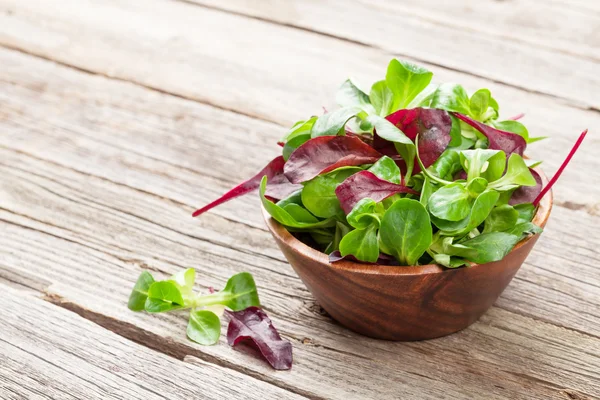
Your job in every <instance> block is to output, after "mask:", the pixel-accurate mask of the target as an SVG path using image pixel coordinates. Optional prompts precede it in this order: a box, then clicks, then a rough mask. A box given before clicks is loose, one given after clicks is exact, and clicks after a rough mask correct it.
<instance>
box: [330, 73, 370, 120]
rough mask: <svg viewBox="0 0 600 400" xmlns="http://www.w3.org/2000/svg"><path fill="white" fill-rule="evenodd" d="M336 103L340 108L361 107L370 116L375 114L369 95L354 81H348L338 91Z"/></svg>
mask: <svg viewBox="0 0 600 400" xmlns="http://www.w3.org/2000/svg"><path fill="white" fill-rule="evenodd" d="M335 102H336V103H337V104H338V105H339V106H340V107H360V108H361V109H362V110H364V111H366V112H368V113H369V114H373V113H375V108H373V106H372V105H371V100H370V99H369V95H367V94H366V93H365V92H363V91H362V90H361V89H360V88H359V87H358V86H357V85H356V84H355V83H354V82H353V81H352V79H346V81H345V82H344V83H342V86H340V88H339V89H338V91H337V94H336V96H335Z"/></svg>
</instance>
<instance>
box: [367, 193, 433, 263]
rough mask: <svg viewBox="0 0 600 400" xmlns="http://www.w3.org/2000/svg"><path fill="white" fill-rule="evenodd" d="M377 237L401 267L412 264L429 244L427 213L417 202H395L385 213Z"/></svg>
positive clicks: (430, 230) (407, 200)
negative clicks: (378, 236)
mask: <svg viewBox="0 0 600 400" xmlns="http://www.w3.org/2000/svg"><path fill="white" fill-rule="evenodd" d="M379 235H380V238H381V241H382V243H383V244H384V245H385V249H386V250H388V251H390V252H391V254H392V255H393V256H394V257H395V258H396V259H397V260H398V262H399V263H400V264H401V265H416V264H417V261H418V260H419V258H420V257H421V256H422V255H423V253H425V251H426V250H427V248H429V245H430V244H431V241H432V229H431V221H430V219H429V213H428V212H427V210H426V209H425V207H423V205H422V204H421V203H419V201H417V200H412V199H399V200H397V201H396V202H395V203H394V204H393V205H392V206H391V207H390V208H388V210H387V211H386V212H385V214H384V216H383V219H382V220H381V227H380V229H379Z"/></svg>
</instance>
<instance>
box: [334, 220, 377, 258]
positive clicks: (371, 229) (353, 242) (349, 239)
mask: <svg viewBox="0 0 600 400" xmlns="http://www.w3.org/2000/svg"><path fill="white" fill-rule="evenodd" d="M378 227H379V224H378V223H377V222H375V221H373V222H372V223H371V224H370V225H369V226H367V227H366V228H360V229H354V230H353V231H350V232H348V234H346V236H344V237H343V238H342V240H341V242H340V246H339V247H340V249H339V250H340V254H341V255H342V257H345V256H347V255H353V256H354V257H356V259H357V260H360V261H365V262H371V263H374V262H377V259H378V258H379V239H378V238H377V228H378Z"/></svg>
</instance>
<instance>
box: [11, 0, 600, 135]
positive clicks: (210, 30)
mask: <svg viewBox="0 0 600 400" xmlns="http://www.w3.org/2000/svg"><path fill="white" fill-rule="evenodd" d="M55 1H56V0H55ZM302 4H304V3H302ZM0 6H1V7H2V9H3V10H5V12H4V13H0V43H2V44H3V45H5V46H9V47H14V48H17V49H21V50H23V51H26V52H30V53H33V54H38V55H40V56H43V57H46V58H49V59H53V60H57V61H60V62H64V63H67V64H71V65H75V66H77V67H78V68H83V69H87V70H91V71H95V72H97V73H101V74H105V75H109V76H114V77H118V78H120V79H125V80H131V81H135V82H138V83H140V84H144V85H146V86H152V87H155V88H159V89H161V90H167V91H170V92H173V93H177V94H179V95H182V96H185V97H189V98H193V99H197V100H201V101H204V102H207V103H211V104H217V105H219V106H221V107H224V108H228V109H235V110H240V111H242V112H244V113H247V114H250V115H258V116H261V117H262V118H264V119H267V120H276V121H284V122H285V123H286V124H289V123H290V122H291V120H293V119H298V117H297V115H298V114H300V115H310V114H311V113H314V112H315V110H319V106H320V105H321V104H323V103H324V102H326V103H325V104H327V103H329V102H330V101H331V99H332V98H333V97H332V95H331V94H332V92H333V90H334V89H335V88H336V87H337V85H339V83H340V82H341V81H342V80H343V79H345V77H346V75H347V74H348V73H351V74H353V75H357V76H358V78H361V80H362V81H363V82H373V81H374V80H376V79H380V77H381V76H382V74H383V71H384V68H385V65H386V64H387V61H389V58H390V57H391V54H390V53H392V54H399V55H401V56H402V57H408V58H412V59H413V60H421V61H423V62H425V65H426V66H428V67H429V68H432V69H435V70H436V72H438V79H440V80H443V81H458V82H463V83H465V85H467V86H478V87H481V86H490V85H491V82H490V80H489V79H492V80H494V81H496V82H505V83H507V84H509V85H513V86H520V87H523V88H526V89H527V90H532V91H537V92H543V93H550V94H552V95H556V96H561V97H564V98H566V99H569V102H571V103H573V104H578V105H580V106H581V107H584V108H586V107H591V108H594V109H596V110H598V108H599V103H598V98H597V96H596V95H595V94H596V93H597V92H598V91H599V90H598V89H599V88H600V80H599V79H598V77H597V74H596V70H597V68H598V63H596V62H594V61H591V60H585V59H581V58H574V57H573V56H570V55H568V54H555V52H552V51H549V50H545V49H532V48H531V46H525V45H521V44H518V43H516V44H506V43H504V42H502V41H500V40H497V39H495V40H492V41H490V40H487V39H485V37H481V38H479V37H476V38H472V37H471V36H466V37H465V35H466V34H465V33H464V31H457V30H453V31H452V32H446V31H444V30H443V29H446V28H445V27H443V26H438V25H436V24H427V25H426V26H425V28H427V29H426V30H424V29H423V23H422V22H418V21H417V23H414V22H413V23H411V21H410V19H407V21H406V22H405V21H403V23H398V19H397V18H395V16H394V15H393V14H392V13H388V14H385V15H384V16H383V17H382V18H379V16H377V15H376V16H374V17H373V19H372V20H373V21H377V22H376V23H375V22H374V23H373V25H370V24H365V21H369V15H371V14H372V13H373V12H374V11H372V10H371V9H370V8H369V7H364V9H352V11H351V12H348V11H346V12H341V13H339V14H331V13H327V14H326V15H324V16H320V14H319V13H317V12H314V13H310V14H304V13H297V20H298V21H300V20H302V19H305V18H306V19H308V20H311V21H312V20H315V19H317V18H326V23H323V22H322V21H320V22H319V23H320V25H321V26H322V27H323V29H331V30H332V32H333V35H342V36H347V37H351V38H356V35H360V38H359V40H369V41H370V43H374V42H376V43H377V44H378V45H380V46H385V48H384V49H383V50H381V49H376V48H373V47H368V46H367V47H365V46H361V45H357V44H356V43H352V42H349V41H345V40H338V39H336V38H331V37H326V36H323V35H319V34H314V33H311V32H306V31H301V30H297V29H292V28H289V27H286V26H278V25H273V24H265V23H264V22H262V21H256V20H252V19H248V18H244V17H241V16H237V15H230V14H226V13H223V12H219V11H214V10H210V9H202V8H200V7H197V6H194V5H191V4H188V3H186V2H177V3H176V2H172V1H163V0H143V1H142V0H137V1H130V2H127V3H126V4H124V3H122V2H118V1H116V0H111V1H99V0H86V1H79V0H68V2H67V3H65V2H64V1H60V2H56V3H54V6H52V3H48V2H47V1H42V0H27V1H22V0H3V1H2V2H0ZM58 6H60V7H61V10H62V12H61V13H54V12H52V10H53V9H54V7H58ZM277 9H278V8H274V9H273V14H274V15H277ZM90 10H93V12H90ZM330 15H336V17H335V18H331V19H329V16H330ZM363 17H364V19H363ZM346 18H352V19H351V20H346ZM354 18H357V19H354ZM173 21H177V23H173ZM411 24H412V26H411ZM358 26H360V27H361V28H360V29H357V27H358ZM382 26H384V27H390V26H391V27H392V28H389V29H385V30H384V29H380V28H381V27H382ZM232 32H234V33H233V34H232ZM481 36H482V35H481ZM223 37H227V38H228V40H214V39H212V38H223ZM398 38H401V39H398ZM434 38H435V39H434ZM291 44H294V45H291ZM457 46H458V48H457ZM90 48H93V49H94V52H93V54H90V52H89V49H90ZM432 49H435V51H432ZM482 54H485V55H486V56H485V57H482ZM349 55H352V56H351V57H350V56H349ZM340 60H344V62H341V61H340ZM507 60H510V62H507ZM427 63H429V64H427ZM432 64H434V65H440V66H446V68H443V67H438V68H436V67H433V66H432ZM149 66H152V68H149ZM313 66H314V67H313ZM574 66H576V68H574ZM460 70H462V71H471V72H469V74H465V73H460V72H458V71H460ZM475 75H479V76H483V77H485V78H489V79H477V78H476V76H475ZM224 77H225V78H224ZM363 77H366V78H367V79H362V78H363ZM224 79H225V80H224ZM491 86H493V87H492V88H493V89H495V86H499V87H502V86H503V85H500V84H495V85H491ZM513 90H514V89H513ZM516 92H517V93H518V95H516V96H513V97H515V98H519V97H523V96H526V93H527V92H526V91H525V90H517V91H516ZM538 97H541V98H544V96H538ZM500 98H505V99H506V96H500ZM550 100H552V99H550ZM506 101H508V100H506ZM541 101H542V100H537V101H533V102H530V103H527V102H520V104H522V105H524V106H527V107H526V109H524V110H523V107H521V110H519V111H518V112H520V111H525V112H529V110H530V109H531V108H532V107H531V104H535V105H536V107H541V104H540V102H541ZM307 105H309V106H308V107H307ZM507 111H508V112H510V111H509V110H507ZM506 116H510V115H509V114H506Z"/></svg>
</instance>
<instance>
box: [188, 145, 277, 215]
mask: <svg viewBox="0 0 600 400" xmlns="http://www.w3.org/2000/svg"><path fill="white" fill-rule="evenodd" d="M284 164H285V160H284V159H283V156H279V157H276V158H274V159H273V160H271V162H270V163H268V164H267V166H266V167H264V168H263V169H262V170H261V171H260V172H259V173H258V174H256V175H254V176H253V177H252V178H250V179H248V180H247V181H244V182H242V183H240V184H239V185H237V186H236V187H234V188H233V189H231V190H230V191H228V192H227V193H225V194H224V195H223V196H221V197H219V198H218V199H217V200H215V201H213V202H212V203H210V204H207V205H205V206H204V207H202V208H200V209H198V210H196V211H194V213H193V214H192V217H197V216H198V215H200V214H203V213H205V212H207V211H208V210H210V209H211V208H214V207H216V206H218V205H220V204H223V203H225V202H228V201H229V200H231V199H235V198H236V197H240V196H243V195H245V194H247V193H250V192H251V191H253V190H256V189H258V187H259V186H260V181H261V180H262V177H263V176H265V175H266V176H267V178H268V179H269V180H272V179H273V178H274V177H275V176H277V175H281V174H282V173H283V165H284Z"/></svg>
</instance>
